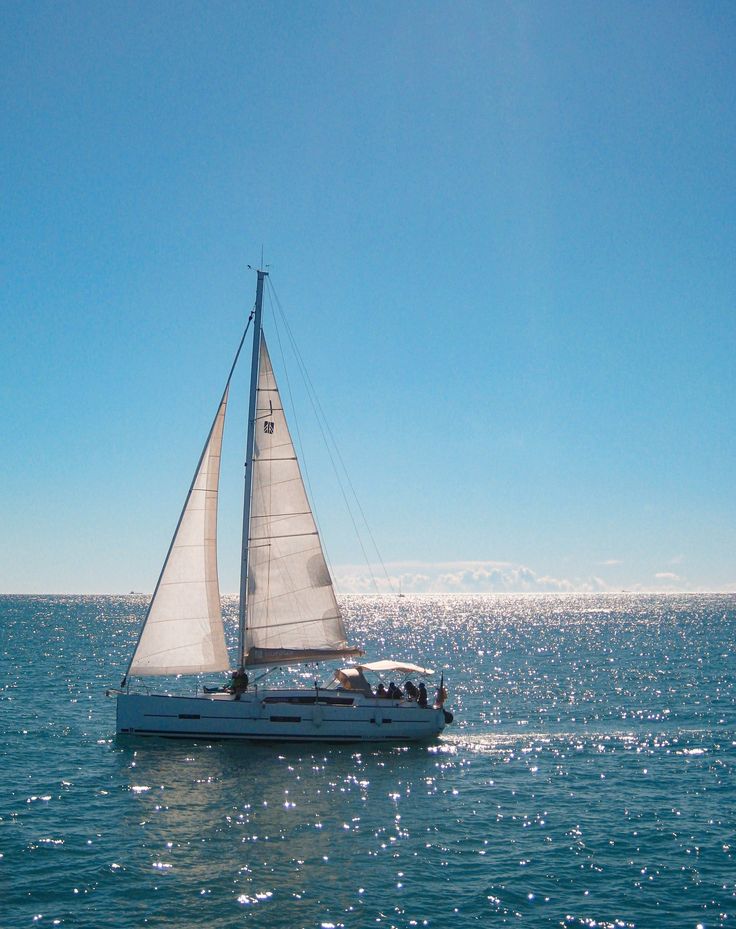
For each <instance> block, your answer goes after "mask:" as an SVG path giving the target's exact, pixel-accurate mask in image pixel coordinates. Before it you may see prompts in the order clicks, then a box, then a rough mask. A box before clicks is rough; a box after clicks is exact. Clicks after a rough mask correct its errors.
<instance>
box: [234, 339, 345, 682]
mask: <svg viewBox="0 0 736 929" xmlns="http://www.w3.org/2000/svg"><path fill="white" fill-rule="evenodd" d="M252 481H253V485H252V492H251V510H250V526H249V550H248V597H247V623H246V641H245V647H244V651H245V661H246V664H249V665H253V664H262V665H263V664H288V663H289V662H290V661H307V660H310V659H318V658H332V657H337V656H343V655H350V654H362V653H361V652H360V650H359V649H351V648H349V647H348V645H347V642H346V639H345V629H344V626H343V622H342V618H341V616H340V609H339V607H338V605H337V601H336V599H335V592H334V590H333V587H332V579H331V578H330V572H329V570H328V568H327V563H326V562H325V557H324V553H323V551H322V544H321V542H320V539H319V535H318V533H317V526H316V524H315V521H314V516H313V515H312V509H311V507H310V505H309V500H308V499H307V493H306V490H305V488H304V482H303V480H302V476H301V472H300V470H299V463H298V461H297V458H296V453H295V451H294V445H293V443H292V441H291V436H290V434H289V428H288V426H287V424H286V419H285V417H284V410H283V407H282V405H281V397H280V396H279V391H278V387H277V386H276V380H275V378H274V374H273V368H272V367H271V359H270V358H269V355H268V349H267V348H266V341H265V339H264V338H263V337H261V345H260V367H259V374H258V392H257V399H256V418H255V443H254V449H253V474H252Z"/></svg>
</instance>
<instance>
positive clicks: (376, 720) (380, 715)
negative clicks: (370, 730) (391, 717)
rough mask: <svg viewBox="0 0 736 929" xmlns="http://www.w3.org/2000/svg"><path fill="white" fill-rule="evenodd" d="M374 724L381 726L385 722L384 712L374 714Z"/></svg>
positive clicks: (378, 711) (377, 711)
mask: <svg viewBox="0 0 736 929" xmlns="http://www.w3.org/2000/svg"><path fill="white" fill-rule="evenodd" d="M373 722H374V723H375V724H376V725H377V726H380V725H381V723H382V722H383V710H376V712H375V713H374V714H373Z"/></svg>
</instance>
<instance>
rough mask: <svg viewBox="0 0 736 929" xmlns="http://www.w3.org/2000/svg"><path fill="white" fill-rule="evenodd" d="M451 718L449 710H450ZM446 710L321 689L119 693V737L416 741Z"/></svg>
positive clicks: (437, 728) (431, 732) (441, 722)
mask: <svg viewBox="0 0 736 929" xmlns="http://www.w3.org/2000/svg"><path fill="white" fill-rule="evenodd" d="M448 715H449V714H448ZM445 722H446V717H445V711H444V710H442V709H436V708H434V707H420V706H419V705H418V704H417V703H414V702H410V701H406V700H386V699H378V698H375V697H368V696H366V695H364V694H360V693H348V692H345V691H334V690H320V691H319V692H318V693H316V692H315V691H311V690H310V691H305V690H259V691H258V692H257V693H256V692H255V691H254V692H252V693H251V692H247V693H244V694H242V695H241V697H240V699H239V700H236V699H235V698H234V697H233V696H232V695H230V694H197V695H196V696H193V697H185V696H178V695H170V694H118V697H117V731H118V733H119V734H121V735H135V736H160V737H161V736H163V737H167V738H180V739H242V740H248V741H277V742H417V741H427V740H429V739H432V738H435V737H436V736H437V735H439V733H440V732H442V730H443V729H444V728H445Z"/></svg>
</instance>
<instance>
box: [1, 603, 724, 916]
mask: <svg viewBox="0 0 736 929" xmlns="http://www.w3.org/2000/svg"><path fill="white" fill-rule="evenodd" d="M145 605H146V603H145V599H144V598H143V597H135V596H131V597H102V596H99V597H90V596H79V597H61V596H56V597H52V596H44V597H41V596H33V597H31V596H29V597H20V596H17V597H2V598H0V655H1V656H2V658H1V661H2V665H1V670H2V675H1V679H0V927H2V929H16V927H31V926H39V927H50V926H66V927H74V929H86V927H89V929H107V927H110V929H129V927H130V929H132V927H140V926H156V927H158V926H166V927H176V929H189V927H191V929H194V927H197V929H199V927H208V929H232V927H238V926H240V925H248V926H253V927H269V929H280V927H283V929H301V927H304V929H337V927H340V929H343V927H344V929H368V927H380V929H389V927H396V929H408V927H415V926H417V927H425V926H429V927H435V929H444V927H447V929H462V927H471V926H473V927H476V926H522V927H523V926H529V927H536V926H560V927H578V926H585V927H637V929H638V927H641V929H648V927H658V926H663V927H692V929H696V927H712V926H723V927H728V926H731V925H736V712H735V711H736V685H735V683H734V681H735V680H736V646H735V644H734V643H735V642H736V597H735V596H733V595H731V596H726V595H666V596H665V595H635V594H621V595H604V594H595V595H564V596H560V595H544V596H537V595H525V596H434V597H432V596H407V597H404V598H397V597H393V598H387V597H383V598H379V597H375V598H370V597H353V598H345V599H344V601H343V605H344V608H345V614H346V619H347V624H348V626H349V628H350V630H351V632H352V638H353V640H355V641H357V642H358V643H359V644H362V645H363V646H364V647H365V649H366V652H367V654H368V655H369V656H370V657H371V658H378V657H403V658H405V659H409V660H413V661H416V662H418V663H420V664H425V663H426V664H429V665H430V666H432V667H434V668H436V669H438V670H440V669H444V672H445V681H446V684H447V687H448V690H449V693H450V696H449V700H448V706H449V707H450V708H451V709H452V710H453V712H454V713H455V722H454V724H453V725H452V726H450V727H448V729H447V730H446V732H445V734H444V735H443V736H442V737H441V738H440V739H439V740H438V741H437V742H435V743H433V744H429V745H424V746H420V747H416V746H415V747H396V746H393V745H392V746H389V747H385V748H381V747H375V746H373V747H371V746H361V745H354V746H335V747H331V746H319V745H306V744H303V745H299V746H293V745H291V746H279V745H277V744H275V745H272V746H263V745H258V746H252V745H248V744H247V743H244V744H233V743H218V742H212V743H209V742H205V741H200V742H189V743H188V742H177V741H165V740H142V739H138V740H135V739H129V738H128V739H121V740H117V739H116V738H115V734H114V729H115V702H114V700H113V699H108V698H106V697H105V688H106V687H108V686H116V685H117V684H118V683H119V681H120V678H121V676H122V673H123V671H124V670H125V666H126V663H127V660H128V657H129V655H130V651H131V648H132V645H133V643H134V641H135V638H136V635H137V631H138V626H139V623H140V620H141V618H142V615H143V613H144V610H145ZM224 606H225V614H226V617H227V622H228V632H229V635H230V638H231V641H232V640H233V636H234V634H235V604H234V603H233V602H232V601H225V604H224ZM301 673H302V675H303V676H304V678H305V680H307V681H311V680H312V679H313V677H314V673H315V672H314V669H313V668H306V669H302V670H301ZM217 679H218V678H217V675H211V676H208V677H207V678H205V680H207V681H212V682H215V681H217ZM173 684H174V686H175V687H177V688H178V689H180V690H181V689H187V688H190V687H192V686H193V684H192V683H191V682H188V681H187V682H184V681H179V682H173Z"/></svg>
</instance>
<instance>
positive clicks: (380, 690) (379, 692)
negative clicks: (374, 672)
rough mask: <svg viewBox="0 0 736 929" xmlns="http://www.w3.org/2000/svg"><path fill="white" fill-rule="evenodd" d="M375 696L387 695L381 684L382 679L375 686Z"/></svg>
mask: <svg viewBox="0 0 736 929" xmlns="http://www.w3.org/2000/svg"><path fill="white" fill-rule="evenodd" d="M376 696H377V697H387V696H388V693H387V691H386V688H385V687H384V686H383V681H381V683H380V684H379V685H378V687H376Z"/></svg>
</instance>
